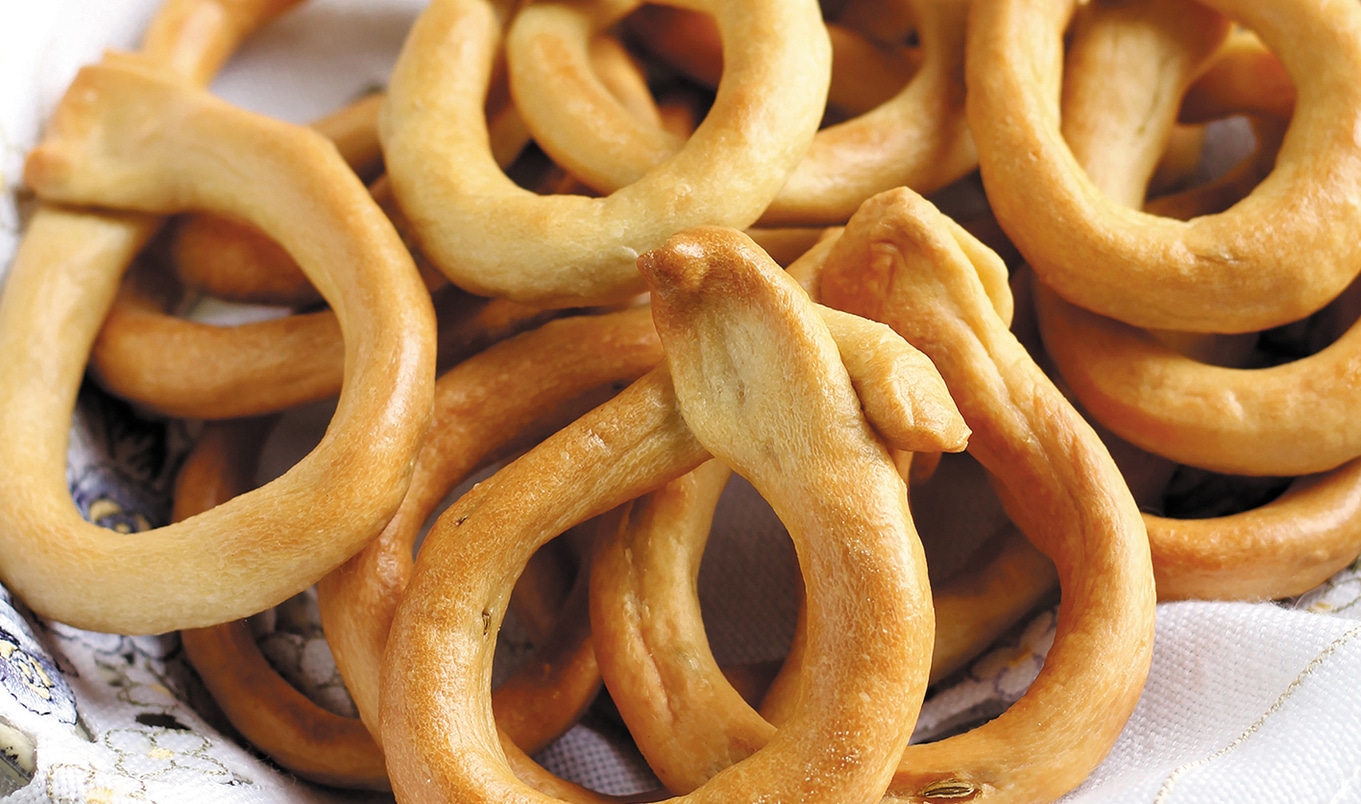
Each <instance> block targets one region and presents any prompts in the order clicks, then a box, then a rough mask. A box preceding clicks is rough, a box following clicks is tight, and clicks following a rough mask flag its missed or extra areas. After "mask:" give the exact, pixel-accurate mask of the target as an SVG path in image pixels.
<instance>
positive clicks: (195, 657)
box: [174, 418, 390, 790]
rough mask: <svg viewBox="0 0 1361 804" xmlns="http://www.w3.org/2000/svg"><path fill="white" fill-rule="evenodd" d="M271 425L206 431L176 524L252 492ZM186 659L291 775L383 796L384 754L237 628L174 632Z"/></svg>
mask: <svg viewBox="0 0 1361 804" xmlns="http://www.w3.org/2000/svg"><path fill="white" fill-rule="evenodd" d="M273 424H274V421H273V419H272V418H265V419H241V420H236V421H231V422H219V423H215V424H208V425H206V426H205V427H204V430H203V433H202V434H201V435H200V436H199V440H198V442H197V443H196V444H195V445H194V449H193V451H192V452H191V453H190V454H189V457H188V458H186V459H185V463H184V466H183V467H181V469H180V474H179V477H178V479H177V480H176V483H175V512H174V519H175V520H176V521H180V520H182V519H187V518H188V517H190V516H193V515H195V514H200V513H203V512H204V511H207V510H209V509H211V508H213V507H214V506H217V505H219V504H221V503H223V502H226V501H227V500H229V499H231V498H232V497H235V496H237V495H238V494H242V493H244V492H246V491H248V490H250V489H251V488H253V487H254V485H255V483H254V477H255V470H256V465H257V463H258V461H259V457H260V449H261V447H263V446H264V440H265V435H266V434H267V432H268V431H269V429H270V428H271V427H272V426H273ZM180 640H181V642H182V643H183V645H184V652H185V655H186V656H187V657H188V659H189V661H190V663H191V664H193V665H194V669H195V670H197V671H198V674H199V677H200V678H201V679H202V680H203V683H204V686H206V687H207V688H208V692H209V693H211V694H212V696H213V698H214V700H216V701H217V704H218V706H219V707H221V709H222V712H223V714H225V715H226V716H227V719H228V720H230V721H231V724H232V726H233V727H235V728H236V730H237V731H239V732H241V735H242V736H243V737H245V738H246V739H247V740H249V741H250V742H251V743H252V744H253V745H254V746H255V747H256V748H258V749H260V750H261V751H263V752H265V753H266V754H268V755H269V756H270V757H271V758H273V759H274V760H275V761H276V762H278V763H279V764H280V765H282V766H284V767H285V768H287V769H288V770H290V771H292V772H293V773H296V774H297V775H299V776H301V777H303V778H305V779H311V780H312V781H316V782H321V783H322V784H327V785H336V786H341V787H357V788H362V789H368V790H387V789H389V787H390V785H389V784H388V780H387V779H388V777H387V770H386V769H385V768H384V766H383V752H381V751H379V750H378V746H377V745H376V744H375V743H374V742H373V738H372V737H370V736H369V733H368V730H367V729H365V728H364V724H363V723H361V722H360V721H359V720H358V719H356V718H349V717H341V716H339V715H336V714H334V713H332V712H329V711H327V710H325V709H323V708H321V707H320V706H318V705H317V704H315V703H313V702H312V701H311V700H310V699H308V698H307V696H305V695H303V694H302V693H301V692H299V691H298V690H297V688H295V687H294V686H293V685H292V684H289V683H288V682H287V681H286V680H284V678H283V677H282V676H280V675H279V673H278V671H276V670H275V669H274V668H273V667H272V666H271V665H270V663H269V660H267V659H266V658H265V657H264V654H262V653H261V652H260V647H259V645H257V644H256V642H255V637H254V636H253V635H252V634H251V630H250V626H249V624H248V623H247V622H246V621H245V620H235V621H232V622H229V623H223V624H221V625H213V626H208V627H207V628H191V629H188V630H185V631H181V632H180Z"/></svg>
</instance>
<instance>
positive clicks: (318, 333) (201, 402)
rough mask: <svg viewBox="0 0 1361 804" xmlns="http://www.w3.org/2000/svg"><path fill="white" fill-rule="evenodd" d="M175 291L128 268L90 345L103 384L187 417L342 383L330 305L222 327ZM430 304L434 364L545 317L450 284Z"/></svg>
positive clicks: (278, 401) (277, 407)
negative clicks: (203, 318)
mask: <svg viewBox="0 0 1361 804" xmlns="http://www.w3.org/2000/svg"><path fill="white" fill-rule="evenodd" d="M167 285H170V286H167ZM178 295H179V292H178V289H177V288H175V287H173V283H171V282H170V280H169V278H168V277H165V276H158V275H157V274H156V273H155V272H153V271H149V270H139V269H134V270H133V271H131V272H130V273H129V275H128V277H127V279H126V280H125V281H124V283H123V285H122V287H121V288H119V291H118V295H117V296H116V297H115V299H114V303H113V306H112V307H111V308H110V309H109V313H108V316H107V317H106V318H105V319H104V325H103V326H102V327H101V328H100V330H99V336H98V337H97V338H96V339H95V342H94V346H93V347H92V349H91V352H90V367H91V370H92V372H93V373H94V375H95V377H96V378H97V379H98V380H99V382H100V384H101V385H102V386H103V387H104V388H105V389H107V390H109V391H110V392H112V393H114V394H116V395H118V396H119V397H122V398H123V399H127V400H130V401H134V402H136V403H138V404H139V405H141V406H143V407H145V408H147V409H150V410H155V411H159V412H161V413H163V414H166V415H170V416H178V417H183V418H192V419H224V418H239V417H243V416H256V415H260V414H264V413H274V412H278V411H282V410H286V409H288V408H291V407H294V406H297V405H302V404H306V403H308V402H315V401H317V400H320V399H326V398H328V397H332V396H335V395H336V394H337V393H338V392H339V391H340V390H341V387H342V386H343V379H344V371H345V343H344V339H343V338H342V337H341V331H340V323H339V321H338V319H337V318H336V315H335V313H334V312H332V311H330V310H320V311H317V312H311V313H296V314H293V315H288V316H283V317H281V318H271V319H266V320H264V321H253V322H249V323H244V324H237V325H234V326H219V325H216V324H207V323H203V322H198V321H192V320H188V319H185V318H181V317H179V316H175V315H172V314H171V313H170V312H168V310H169V309H171V306H172V305H173V303H174V302H173V301H172V300H175V299H177V298H178ZM433 301H434V307H435V311H436V314H437V316H438V318H439V320H440V321H439V324H438V326H439V329H438V332H437V335H436V338H437V347H438V360H439V363H440V365H447V364H450V363H454V362H457V361H459V360H461V359H463V358H465V357H467V356H469V355H472V354H476V353H477V352H479V351H481V350H482V349H484V348H486V347H487V346H488V345H489V344H492V343H495V342H497V341H499V340H502V339H504V338H506V337H508V336H510V335H513V334H514V333H516V332H519V331H520V330H523V329H526V328H528V327H530V326H532V325H534V324H537V323H539V322H541V321H543V320H544V319H545V318H547V317H549V314H548V313H546V312H545V311H543V310H539V309H537V308H533V307H526V306H525V305H522V304H516V303H515V302H508V301H505V300H503V299H484V298H481V297H476V296H470V295H468V294H466V293H464V292H463V291H461V290H458V289H457V288H451V287H448V286H446V287H445V288H444V289H442V290H441V291H439V292H437V293H436V294H435V295H434V299H433Z"/></svg>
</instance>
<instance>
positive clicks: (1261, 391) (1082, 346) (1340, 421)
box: [1037, 294, 1361, 476]
mask: <svg viewBox="0 0 1361 804" xmlns="http://www.w3.org/2000/svg"><path fill="white" fill-rule="evenodd" d="M1037 298H1038V301H1039V304H1040V310H1041V322H1042V327H1043V330H1044V339H1045V343H1046V345H1047V348H1048V351H1049V353H1050V355H1051V356H1052V357H1053V359H1054V362H1055V364H1056V365H1057V366H1058V367H1059V370H1060V371H1061V372H1062V373H1063V376H1064V378H1065V379H1066V380H1067V382H1068V384H1069V385H1070V386H1071V387H1072V389H1073V392H1074V393H1075V395H1076V396H1077V398H1078V399H1079V400H1081V401H1082V404H1083V406H1084V407H1085V408H1086V409H1087V410H1089V411H1090V412H1091V415H1092V416H1093V417H1094V418H1096V419H1098V420H1100V421H1101V423H1102V424H1104V425H1105V426H1106V427H1109V428H1110V429H1111V431H1112V432H1114V433H1115V434H1117V435H1119V436H1120V437H1121V438H1124V439H1126V440H1128V441H1130V442H1131V443H1134V444H1136V445H1137V446H1139V447H1142V448H1143V449H1146V450H1148V451H1149V452H1153V453H1156V454H1158V455H1162V456H1164V457H1166V458H1170V459H1172V460H1175V461H1177V462H1179V463H1185V464H1189V465H1192V466H1198V467H1201V468H1203V469H1209V470H1211V471H1215V472H1223V473H1225V474H1235V475H1268V476H1290V475H1305V474H1313V473H1315V472H1322V471H1326V470H1329V469H1333V468H1335V467H1337V466H1339V465H1341V464H1343V463H1345V462H1346V461H1349V460H1351V459H1352V458H1354V457H1356V456H1357V455H1361V426H1358V423H1357V422H1356V421H1355V417H1354V416H1353V412H1354V410H1355V406H1356V405H1357V404H1358V389H1357V388H1356V387H1355V383H1353V382H1350V381H1349V380H1348V378H1349V377H1354V376H1356V372H1358V371H1361V324H1354V325H1352V326H1351V327H1350V328H1349V329H1348V330H1347V331H1346V332H1345V333H1344V334H1343V335H1342V336H1341V337H1340V338H1338V339H1337V340H1336V341H1334V342H1333V343H1332V344H1330V345H1328V346H1327V347H1325V348H1324V349H1323V350H1321V351H1319V352H1316V353H1315V354H1312V355H1309V356H1307V357H1303V358H1300V359H1298V360H1292V361H1290V362H1287V363H1282V364H1280V365H1276V366H1271V367H1268V368H1255V369H1240V368H1232V367H1227V366H1213V365H1209V364H1206V363H1202V362H1200V361H1197V360H1194V359H1192V358H1190V357H1186V356H1185V355H1182V354H1181V353H1179V352H1177V351H1175V350H1173V349H1172V348H1170V347H1168V346H1165V345H1164V344H1162V343H1160V342H1158V341H1157V340H1156V339H1154V338H1153V337H1151V336H1150V335H1148V334H1147V333H1145V332H1141V331H1140V330H1138V329H1135V328H1133V327H1130V326H1128V325H1126V324H1122V323H1120V322H1118V321H1113V320H1111V319H1109V318H1103V317H1101V316H1098V315H1096V314H1094V313H1090V312H1087V311H1085V310H1082V309H1080V308H1077V307H1074V306H1072V305H1070V304H1067V303H1066V302H1064V301H1063V300H1062V299H1058V298H1056V297H1054V296H1053V295H1052V294H1039V295H1038V297H1037ZM1286 400H1288V404H1285V401H1286Z"/></svg>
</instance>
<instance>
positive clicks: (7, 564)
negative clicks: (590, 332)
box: [0, 56, 435, 634]
mask: <svg viewBox="0 0 1361 804" xmlns="http://www.w3.org/2000/svg"><path fill="white" fill-rule="evenodd" d="M145 64H146V62H145V61H137V59H136V57H128V56H124V57H118V58H117V64H105V65H101V66H97V67H90V68H86V69H85V70H83V71H82V72H81V73H80V75H79V76H78V78H77V79H76V82H75V84H74V85H73V88H72V89H71V90H70V92H69V94H68V95H67V97H66V100H65V102H64V103H63V105H62V106H61V107H60V108H59V110H58V113H57V116H56V118H55V120H54V121H53V123H52V126H51V128H50V130H49V137H48V140H47V141H46V142H45V143H44V144H43V145H42V146H40V147H39V148H38V149H37V150H35V151H34V152H33V154H32V155H31V156H30V159H29V162H28V170H27V173H26V179H27V181H28V182H29V184H30V186H32V187H33V188H34V190H35V191H36V192H37V193H38V194H39V195H40V197H42V198H44V199H45V200H51V201H60V202H64V203H86V204H101V205H105V206H112V207H123V208H127V207H132V208H136V209H139V210H140V211H142V212H144V213H152V214H167V213H172V212H178V211H181V209H182V207H184V206H188V205H192V206H196V207H199V208H207V209H212V210H213V211H216V212H220V213H224V214H229V215H234V216H236V217H240V218H243V219H246V220H250V221H252V222H253V223H255V224H256V225H258V226H260V227H261V228H262V229H264V230H265V231H266V232H268V233H269V234H270V235H271V236H272V237H274V238H275V239H277V240H279V241H280V242H282V243H284V244H285V245H286V246H287V247H288V248H289V249H290V251H291V252H292V253H293V254H295V255H297V257H298V259H299V262H300V264H302V265H303V266H304V267H305V268H306V270H308V271H309V276H310V277H311V279H312V280H313V282H314V284H316V285H317V286H318V288H320V289H321V291H322V293H323V295H324V296H326V298H327V299H328V300H330V301H331V303H332V307H333V309H334V310H335V311H336V313H337V315H338V317H339V319H340V323H341V330H342V332H344V333H345V335H346V349H347V351H346V363H347V368H348V372H347V382H346V383H345V387H344V389H343V390H342V391H341V394H340V400H339V404H338V407H337V410H336V415H335V417H334V418H333V419H332V422H331V426H330V427H329V429H328V432H327V435H326V437H325V438H324V439H323V440H322V442H321V444H319V445H318V446H317V448H316V449H315V450H313V452H312V453H310V454H309V455H308V456H307V457H306V458H304V459H303V460H302V461H301V462H299V463H298V464H297V465H296V466H294V467H293V468H292V469H291V470H289V472H287V473H286V474H285V475H283V476H282V477H280V478H278V479H277V480H275V481H273V482H272V483H270V484H268V485H266V486H264V487H262V488H260V489H257V490H255V491H253V492H249V493H247V494H244V495H242V496H240V497H237V498H235V499H233V500H231V501H229V502H227V503H224V504H223V505H221V506H219V507H218V508H216V509H215V510H214V511H212V512H209V513H206V514H203V515H201V516H198V517H193V518H191V519H189V520H186V521H185V522H181V523H177V524H175V525H170V526H167V527H165V528H160V529H156V530H153V531H150V532H148V533H145V534H142V535H141V536H140V537H139V538H137V539H127V538H123V537H121V536H119V535H117V534H112V533H109V532H108V531H106V530H103V529H101V528H98V527H96V526H94V525H92V524H90V523H88V522H85V521H84V520H83V519H82V518H81V516H80V514H79V512H78V511H77V510H76V509H75V506H74V505H72V503H71V498H70V494H69V491H68V490H67V486H66V444H67V434H68V428H69V416H70V411H71V410H72V408H73V405H74V400H75V394H76V389H77V387H78V385H79V383H80V379H81V374H82V372H83V370H84V366H85V361H86V356H87V354H88V351H89V344H90V343H91V342H92V341H93V339H94V337H95V334H96V332H97V331H98V328H99V325H100V322H101V320H102V318H103V314H104V311H105V310H106V309H107V307H108V304H109V303H110V302H111V301H112V299H113V296H114V293H115V292H116V289H117V286H118V281H119V278H120V276H121V274H122V271H123V270H124V269H125V268H126V266H127V264H128V262H130V260H131V259H132V256H133V253H135V250H136V248H137V246H138V245H140V242H141V238H137V237H132V238H129V237H128V236H127V229H126V224H123V223H121V221H126V220H130V219H129V218H127V217H125V218H122V219H115V225H113V226H110V225H108V224H106V223H105V219H103V218H90V216H89V215H88V213H78V212H69V211H63V212H53V213H52V214H48V215H42V216H39V217H38V218H36V219H35V220H34V222H33V224H32V225H31V226H30V227H29V230H28V234H27V237H26V238H25V240H24V242H23V244H22V245H21V247H20V252H19V255H18V257H17V259H16V261H15V264H14V266H13V268H12V270H11V273H10V275H9V278H8V282H7V286H6V291H5V296H4V299H3V302H0V348H2V349H3V352H4V354H5V355H6V360H5V362H4V364H3V366H2V367H0V412H3V415H0V444H3V451H4V455H5V458H6V459H7V460H8V461H9V464H10V466H11V467H13V469H14V471H12V472H8V473H6V476H5V478H4V480H3V481H0V522H3V528H0V530H3V533H4V540H5V543H4V549H3V551H0V552H3V565H2V566H3V576H4V580H5V582H6V584H8V585H9V587H10V588H11V589H13V590H14V591H15V592H16V593H18V594H19V595H21V596H22V597H23V598H24V599H25V600H26V601H27V602H28V603H29V604H30V605H31V606H32V607H33V608H34V609H35V610H37V611H39V612H41V613H42V614H44V615H46V616H50V617H53V618H55V619H58V620H62V621H64V622H67V623H70V624H72V625H76V626H78V627H82V628H89V629H94V630H99V631H109V632H115V633H125V634H135V633H157V632H162V631H167V630H172V629H178V628H187V627H195V626H202V625H210V624H214V623H218V622H223V621H226V620H232V619H238V618H240V617H244V616H247V615H249V614H253V613H255V612H257V611H260V610H263V609H265V608H268V607H270V606H272V605H274V604H276V603H278V602H280V601H282V600H284V599H286V598H288V597H290V596H292V595H294V594H296V593H297V592H299V591H301V590H302V589H305V588H306V587H307V586H309V585H311V584H313V583H315V582H316V581H317V579H319V578H320V577H321V576H322V575H324V574H325V573H326V572H328V571H329V570H331V569H332V568H334V567H335V566H337V565H338V564H340V563H341V562H342V561H344V560H345V559H346V558H348V557H349V556H350V555H351V554H353V553H354V552H355V551H357V550H358V549H359V548H360V547H361V546H363V545H364V544H365V543H366V542H368V541H369V540H370V539H372V538H373V537H374V536H376V535H377V534H378V531H379V530H381V528H382V526H383V524H384V523H386V522H387V520H388V518H389V517H391V515H392V512H393V511H394V510H396V508H397V505H398V503H400V502H401V497H402V495H403V493H404V492H405V490H406V484H407V482H408V481H409V479H410V472H411V465H412V463H413V461H414V459H415V456H416V451H417V449H418V448H419V447H420V443H421V438H422V437H423V436H424V434H425V429H426V426H427V424H428V422H429V416H430V408H431V398H432V394H433V383H434V361H435V349H434V339H435V319H434V314H433V311H432V310H431V306H430V298H429V295H428V294H427V293H426V291H425V287H424V286H423V285H422V284H421V281H420V279H419V277H418V275H417V273H416V268H415V265H414V264H413V263H412V261H411V257H410V255H409V254H408V253H407V251H406V249H405V247H404V246H403V245H402V242H401V240H400V238H399V237H398V236H397V233H396V232H395V231H394V230H393V229H392V226H391V224H390V223H388V221H387V219H386V218H385V217H384V216H383V214H382V212H381V210H379V209H378V207H377V206H376V205H375V204H374V203H373V200H372V199H371V198H370V197H369V195H368V193H367V191H366V190H365V189H364V186H363V185H362V184H361V183H360V182H359V180H358V179H357V178H356V177H355V176H354V173H353V172H352V171H351V170H350V169H349V167H348V166H347V165H346V164H345V163H344V161H343V160H341V159H340V158H339V156H338V155H336V152H335V149H334V148H333V147H332V146H331V145H330V144H329V143H327V142H326V141H325V140H323V139H322V138H321V137H320V136H319V135H316V134H314V133H311V132H308V131H307V130H305V129H302V128H299V127H296V126H289V125H286V124H282V123H276V122H273V121H268V120H266V119H264V118H260V117H257V116H254V115H251V114H248V113H246V112H242V111H239V110H236V109H233V108H232V107H230V106H228V105H227V104H225V103H222V102H220V101H217V100H215V99H213V98H212V97H211V96H209V95H207V94H206V93H204V92H201V91H198V90H194V89H192V88H189V87H186V86H184V85H183V84H181V83H175V82H172V81H168V80H165V79H162V78H159V77H157V76H155V75H153V74H151V72H152V71H151V70H149V69H148V68H147V67H146V66H145ZM147 116H151V117H173V118H174V119H176V120H177V121H179V122H178V125H176V126H170V127H162V128H158V129H155V130H154V132H152V133H148V130H147V128H146V126H145V125H143V122H142V121H144V120H145V119H146V117H147ZM261 138H266V139H268V141H269V143H270V145H269V147H268V148H264V147H258V144H259V142H260V141H261ZM266 188H267V189H266ZM299 199H306V201H305V202H302V201H300V200H299ZM87 219H89V220H90V221H91V222H90V223H89V224H88V228H89V229H90V231H88V232H85V231H78V232H77V234H83V235H86V236H85V237H83V238H82V239H80V240H76V241H75V242H74V243H73V242H72V239H73V238H72V230H71V227H72V226H86V225H87V224H85V223H83V222H82V223H73V222H72V221H84V220H87ZM136 225H137V226H139V227H141V228H142V229H143V231H145V232H146V233H148V234H149V233H150V231H151V230H152V225H151V224H149V223H138V224H136ZM111 239H113V240H114V242H116V244H117V246H118V247H117V248H113V247H112V244H111ZM73 250H74V251H73ZM63 254H66V255H71V256H68V257H67V258H63ZM63 414H64V415H63ZM317 500H325V501H326V504H325V505H318V504H315V501H317ZM205 544H212V545H213V546H214V549H212V550H205V549H204V548H203V545H205ZM266 556H268V558H266Z"/></svg>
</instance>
